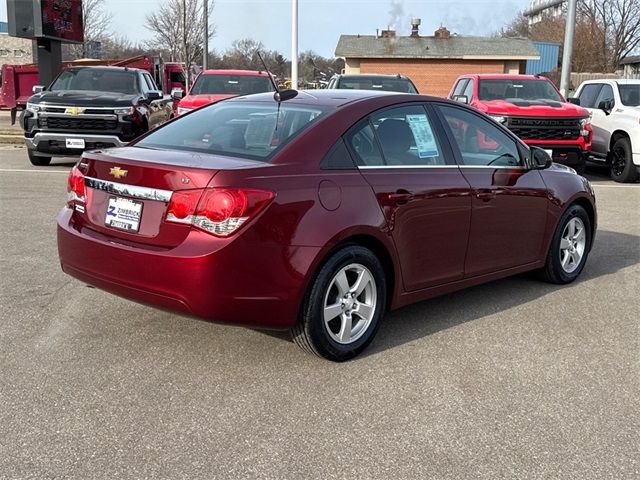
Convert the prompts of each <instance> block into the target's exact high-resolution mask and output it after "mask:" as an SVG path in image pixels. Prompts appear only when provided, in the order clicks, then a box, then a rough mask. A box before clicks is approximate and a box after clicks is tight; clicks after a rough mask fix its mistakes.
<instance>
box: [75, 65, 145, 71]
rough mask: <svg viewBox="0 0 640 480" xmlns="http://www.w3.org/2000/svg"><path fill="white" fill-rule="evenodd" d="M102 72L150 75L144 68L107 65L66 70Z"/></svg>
mask: <svg viewBox="0 0 640 480" xmlns="http://www.w3.org/2000/svg"><path fill="white" fill-rule="evenodd" d="M87 69H90V70H101V71H105V72H112V71H114V70H118V71H121V72H146V73H149V72H148V71H147V70H144V69H142V68H131V67H112V66H107V65H87V66H73V67H68V68H65V69H64V70H87Z"/></svg>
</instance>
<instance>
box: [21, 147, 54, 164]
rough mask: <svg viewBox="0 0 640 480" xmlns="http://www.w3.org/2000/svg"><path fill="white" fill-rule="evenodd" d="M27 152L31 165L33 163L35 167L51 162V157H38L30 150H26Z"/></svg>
mask: <svg viewBox="0 0 640 480" xmlns="http://www.w3.org/2000/svg"><path fill="white" fill-rule="evenodd" d="M27 154H28V155H29V161H30V162H31V165H35V166H36V167H46V166H47V165H49V164H50V163H51V157H40V156H38V155H34V154H33V152H32V151H31V150H27Z"/></svg>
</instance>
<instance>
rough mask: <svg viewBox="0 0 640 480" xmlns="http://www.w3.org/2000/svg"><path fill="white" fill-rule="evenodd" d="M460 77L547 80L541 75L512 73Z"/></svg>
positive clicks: (463, 76) (464, 76)
mask: <svg viewBox="0 0 640 480" xmlns="http://www.w3.org/2000/svg"><path fill="white" fill-rule="evenodd" d="M460 78H478V79H479V80H549V79H548V78H547V77H545V76H543V75H538V76H536V75H520V74H514V73H475V74H471V75H461V76H460Z"/></svg>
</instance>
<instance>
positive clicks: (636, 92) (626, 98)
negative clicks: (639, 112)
mask: <svg viewBox="0 0 640 480" xmlns="http://www.w3.org/2000/svg"><path fill="white" fill-rule="evenodd" d="M618 88H620V100H621V101H622V104H623V105H626V106H627V107H638V106H640V84H638V85H618Z"/></svg>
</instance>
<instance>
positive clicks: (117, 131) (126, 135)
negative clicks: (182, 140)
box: [20, 67, 172, 165]
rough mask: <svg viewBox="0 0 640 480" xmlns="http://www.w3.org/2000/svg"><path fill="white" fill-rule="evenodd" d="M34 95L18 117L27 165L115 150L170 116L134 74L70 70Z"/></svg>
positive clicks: (139, 73) (151, 87) (145, 75)
mask: <svg viewBox="0 0 640 480" xmlns="http://www.w3.org/2000/svg"><path fill="white" fill-rule="evenodd" d="M34 91H35V92H37V93H36V94H35V95H33V96H32V97H31V98H29V100H28V102H27V108H26V109H25V110H24V111H23V113H22V115H21V117H20V123H21V125H22V127H23V128H24V138H25V143H26V145H27V149H28V153H29V160H30V161H31V163H32V164H33V165H48V164H49V162H50V161H51V157H52V156H76V155H80V154H81V153H82V152H83V151H85V150H93V149H97V148H108V147H121V146H123V145H126V144H127V143H128V142H130V141H131V140H133V139H134V138H136V137H138V136H139V135H141V134H142V133H144V132H146V131H148V130H149V129H151V128H154V127H156V126H158V125H160V124H161V123H163V122H165V121H167V120H168V119H169V118H170V117H171V115H172V108H171V107H172V105H171V98H170V97H167V98H164V97H163V94H162V91H161V90H160V89H158V87H157V86H156V84H155V82H154V81H153V78H152V77H151V75H150V74H149V72H147V71H146V70H140V69H137V68H122V67H72V68H68V69H66V70H63V71H62V72H61V73H60V74H59V75H58V76H57V77H56V79H55V80H54V81H53V83H52V84H51V85H50V86H49V88H46V89H45V88H42V87H34Z"/></svg>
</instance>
